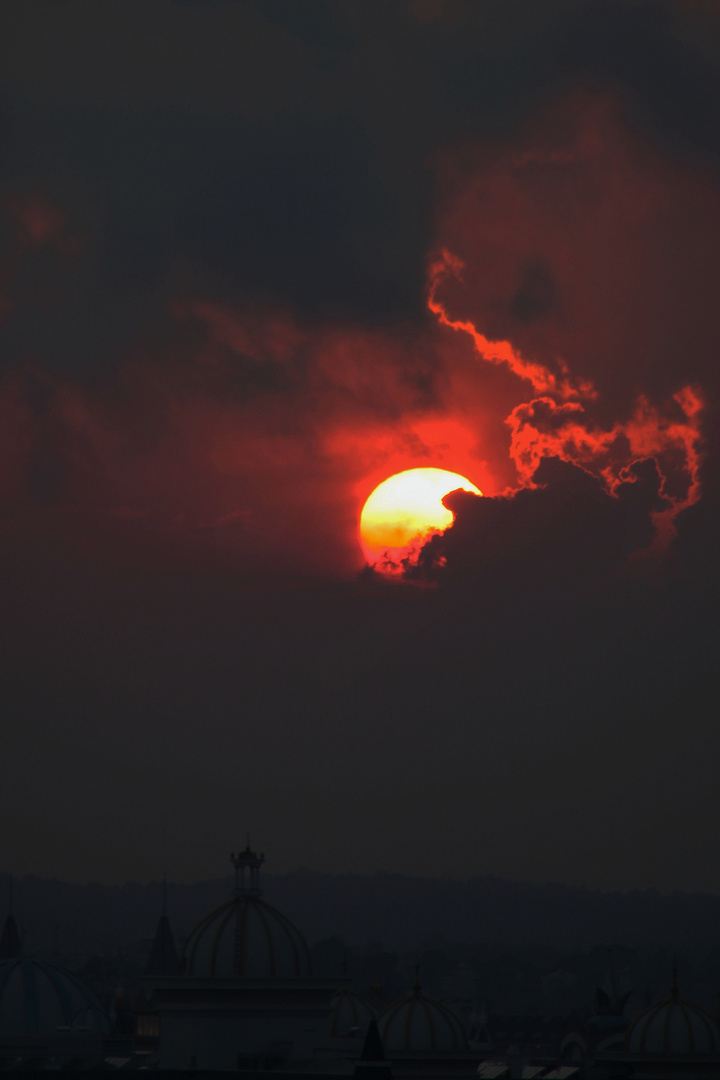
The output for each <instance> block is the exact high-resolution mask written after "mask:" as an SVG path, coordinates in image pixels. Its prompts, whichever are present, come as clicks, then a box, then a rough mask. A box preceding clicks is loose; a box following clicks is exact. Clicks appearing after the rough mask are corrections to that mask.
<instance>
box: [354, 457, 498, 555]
mask: <svg viewBox="0 0 720 1080" xmlns="http://www.w3.org/2000/svg"><path fill="white" fill-rule="evenodd" d="M457 488H463V489H464V490H465V491H472V492H474V493H475V494H476V495H482V492H481V491H480V489H479V488H477V487H475V485H474V484H472V483H471V482H470V481H469V480H468V479H467V478H466V477H465V476H461V475H460V473H454V472H449V471H448V470H447V469H431V468H426V469H407V470H406V471H405V472H401V473H396V474H395V476H390V477H389V478H388V479H387V480H383V482H382V484H379V485H378V486H377V487H376V488H375V490H374V491H373V493H372V494H371V495H370V498H369V499H368V500H367V502H366V503H365V506H364V507H363V511H362V514H361V515H360V542H361V544H362V549H363V552H364V553H365V558H366V559H367V560H368V562H370V563H374V562H377V561H378V560H379V559H383V558H384V557H385V555H386V553H387V555H388V556H389V559H390V561H391V562H398V563H399V561H400V559H401V558H403V557H404V556H405V555H406V554H407V553H408V551H409V550H410V549H412V548H413V547H415V546H419V545H420V544H421V543H422V542H423V541H424V540H426V539H427V538H428V537H429V536H431V535H432V534H433V533H435V532H442V531H443V530H444V529H447V528H448V526H449V525H451V524H452V520H453V515H452V513H451V511H450V510H448V509H447V508H446V507H445V506H443V504H442V500H443V498H444V496H445V495H447V494H448V493H449V492H451V491H455V490H456V489H457Z"/></svg>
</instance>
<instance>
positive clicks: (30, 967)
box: [0, 957, 110, 1037]
mask: <svg viewBox="0 0 720 1080" xmlns="http://www.w3.org/2000/svg"><path fill="white" fill-rule="evenodd" d="M63 1028H64V1029H71V1030H72V1031H91V1032H94V1033H96V1034H99V1035H107V1034H109V1032H110V1024H109V1022H108V1019H107V1017H106V1015H105V1012H104V1011H103V1008H102V1006H101V1005H100V1002H99V1001H98V1000H97V998H96V997H95V995H94V994H93V992H92V990H90V988H89V987H87V986H85V985H84V983H82V982H81V981H80V979H78V978H76V976H75V975H73V974H72V973H71V972H69V971H65V970H64V969H63V968H60V967H56V965H55V964H48V963H45V962H44V961H42V960H26V959H21V958H20V957H16V958H14V959H12V960H6V961H5V963H3V964H0V1037H2V1036H13V1037H18V1036H26V1035H51V1034H52V1035H56V1034H57V1032H58V1029H63Z"/></svg>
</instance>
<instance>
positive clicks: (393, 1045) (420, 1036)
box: [378, 982, 467, 1053]
mask: <svg viewBox="0 0 720 1080" xmlns="http://www.w3.org/2000/svg"><path fill="white" fill-rule="evenodd" d="M378 1025H379V1028H380V1035H381V1037H382V1041H383V1045H384V1046H385V1049H386V1050H388V1051H389V1052H390V1053H392V1052H394V1051H398V1050H401V1051H409V1052H420V1053H423V1052H425V1051H428V1050H442V1051H451V1050H465V1049H466V1047H467V1038H466V1036H465V1030H464V1028H463V1026H462V1024H461V1023H460V1020H459V1019H458V1018H457V1016H456V1015H455V1013H453V1012H451V1011H450V1009H448V1008H446V1006H445V1005H442V1004H441V1003H440V1002H439V1001H435V1000H434V999H433V998H429V997H425V995H424V994H423V993H422V992H421V990H420V987H419V985H418V984H417V982H416V983H415V986H414V987H413V989H412V991H411V992H410V993H409V994H408V995H407V997H404V998H401V999H400V1001H396V1002H394V1003H393V1004H392V1005H388V1007H387V1009H385V1010H384V1011H383V1012H382V1013H381V1015H380V1019H379V1020H378Z"/></svg>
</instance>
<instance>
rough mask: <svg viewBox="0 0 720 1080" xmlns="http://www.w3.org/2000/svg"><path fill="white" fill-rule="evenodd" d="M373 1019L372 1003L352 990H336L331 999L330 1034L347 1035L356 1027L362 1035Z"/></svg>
mask: <svg viewBox="0 0 720 1080" xmlns="http://www.w3.org/2000/svg"><path fill="white" fill-rule="evenodd" d="M374 1019H375V1009H374V1008H373V1006H372V1003H371V1002H369V1001H368V999H367V998H365V997H363V996H362V994H356V993H355V991H354V990H347V989H343V990H338V992H337V994H336V995H335V998H334V1000H333V1014H332V1023H331V1025H330V1034H331V1035H349V1034H350V1033H351V1031H352V1030H353V1028H357V1029H358V1030H359V1032H360V1033H361V1034H362V1035H364V1034H365V1032H366V1031H367V1029H368V1024H369V1023H370V1021H371V1020H374Z"/></svg>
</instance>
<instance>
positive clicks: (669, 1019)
mask: <svg viewBox="0 0 720 1080" xmlns="http://www.w3.org/2000/svg"><path fill="white" fill-rule="evenodd" d="M625 1048H626V1050H628V1051H629V1052H630V1053H631V1054H682V1055H683V1056H684V1057H686V1056H692V1055H694V1054H700V1055H703V1054H717V1053H720V1031H718V1028H717V1025H716V1024H715V1021H714V1020H713V1019H712V1017H711V1016H709V1015H708V1014H707V1013H706V1012H704V1011H703V1010H702V1009H700V1008H699V1007H698V1006H697V1005H691V1004H690V1002H688V1001H683V999H682V998H681V997H680V996H679V994H678V989H677V986H676V985H675V980H674V979H673V986H672V989H671V991H670V996H669V997H667V998H664V999H663V1000H662V1001H657V1002H655V1004H654V1005H650V1007H649V1008H647V1009H644V1010H643V1012H641V1013H640V1014H639V1015H638V1016H636V1017H635V1018H634V1020H633V1021H632V1023H631V1024H630V1027H629V1028H628V1030H627V1033H626V1035H625Z"/></svg>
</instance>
